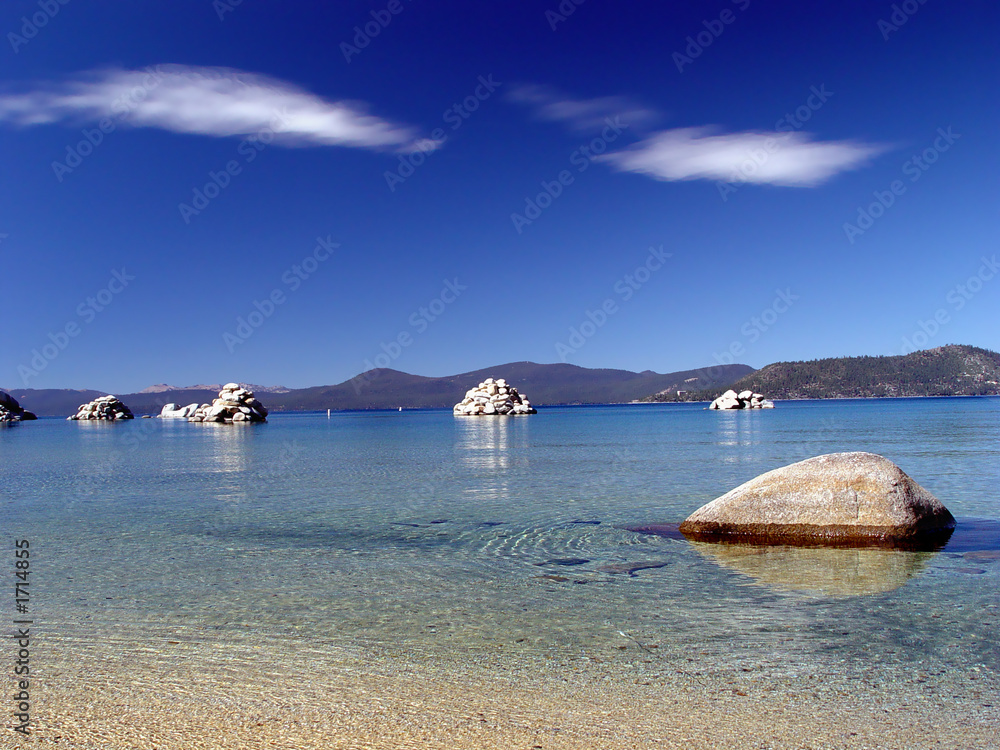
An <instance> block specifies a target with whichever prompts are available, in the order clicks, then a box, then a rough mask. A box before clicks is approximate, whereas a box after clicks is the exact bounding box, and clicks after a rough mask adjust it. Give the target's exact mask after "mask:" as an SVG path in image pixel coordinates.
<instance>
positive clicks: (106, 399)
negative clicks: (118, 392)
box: [66, 396, 135, 422]
mask: <svg viewBox="0 0 1000 750" xmlns="http://www.w3.org/2000/svg"><path fill="white" fill-rule="evenodd" d="M66 419H74V420H92V419H96V420H102V421H108V422H115V421H118V420H122V419H135V417H134V416H133V414H132V412H131V411H130V410H129V408H128V407H127V406H125V404H123V403H122V402H121V401H119V400H118V397H117V396H101V397H100V398H95V399H94V400H93V401H91V402H90V403H89V404H80V408H79V410H77V412H76V414H74V415H73V416H71V417H66Z"/></svg>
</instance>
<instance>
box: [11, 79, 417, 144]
mask: <svg viewBox="0 0 1000 750" xmlns="http://www.w3.org/2000/svg"><path fill="white" fill-rule="evenodd" d="M105 117H110V118H112V119H115V120H116V121H121V120H125V119H127V121H128V122H129V124H131V125H133V126H136V127H150V128H161V129H163V130H169V131H172V132H175V133H193V134H199V135H209V136H217V137H225V136H245V135H250V134H253V133H257V132H259V131H260V130H262V129H263V128H267V127H271V128H272V129H273V130H274V131H275V132H276V137H275V141H276V142H281V143H285V144H286V145H292V144H305V145H319V146H350V147H355V148H391V149H397V150H400V151H411V150H415V149H417V148H421V149H423V150H428V149H430V148H433V144H430V143H428V142H426V141H424V140H420V139H418V136H417V134H416V132H415V131H414V129H413V128H410V127H407V126H403V125H399V124H396V123H393V122H390V121H388V120H384V119H382V118H380V117H376V116H374V115H371V114H368V113H367V111H366V107H365V105H364V104H362V103H358V102H347V101H329V100H327V99H323V98H322V97H319V96H316V95H315V94H311V93H309V92H308V91H305V90H304V89H301V88H299V87H297V86H295V85H293V84H291V83H287V82H285V81H281V80H278V79H275V78H270V77H267V76H263V75H257V74H253V73H246V72H243V71H240V70H234V69H231V68H199V67H191V66H185V65H158V66H155V67H153V68H148V69H146V70H121V69H106V70H99V71H93V72H90V73H86V74H83V75H81V76H77V77H75V78H73V79H71V80H68V81H64V82H59V83H54V84H48V85H45V86H43V87H41V88H37V89H35V90H32V91H29V92H27V93H20V94H16V93H12V94H0V122H9V123H12V124H16V125H22V126H31V125H42V124H48V123H57V122H63V121H77V122H81V121H82V122H91V121H93V122H96V121H99V120H101V119H102V118H105Z"/></svg>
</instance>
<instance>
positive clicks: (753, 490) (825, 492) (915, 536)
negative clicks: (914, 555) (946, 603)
mask: <svg viewBox="0 0 1000 750" xmlns="http://www.w3.org/2000/svg"><path fill="white" fill-rule="evenodd" d="M954 527H955V519H954V517H953V516H952V515H951V513H949V512H948V509H947V508H945V507H944V505H942V504H941V502H940V501H939V500H938V499H937V498H936V497H934V496H933V495H932V494H931V493H930V492H928V491H927V490H925V489H924V488H923V487H921V486H920V485H919V484H917V483H916V482H914V481H913V480H912V479H910V477H908V476H907V475H906V474H905V473H904V472H903V470H902V469H900V468H899V467H898V466H896V464H894V463H893V462H892V461H890V460H888V459H887V458H883V457H882V456H878V455H875V454H874V453H862V452H855V453H831V454H827V455H824V456H817V457H815V458H810V459H807V460H805V461H799V462H798V463H795V464H791V465H790V466H784V467H782V468H780V469H775V470H774V471H769V472H767V473H766V474H761V475H760V476H759V477H757V478H756V479H751V480H750V481H749V482H746V483H745V484H742V485H740V486H739V487H737V488H736V489H734V490H731V491H729V492H727V493H726V494H725V495H723V496H722V497H719V498H717V499H715V500H713V501H712V502H710V503H708V504H707V505H704V506H702V507H701V508H699V509H698V510H696V511H695V512H694V513H692V514H691V515H690V516H689V517H688V518H687V520H685V521H684V522H683V523H682V524H681V525H680V531H681V532H682V533H683V534H684V535H686V536H688V537H691V538H695V539H700V540H705V541H731V542H752V543H763V544H843V545H849V546H867V545H876V546H915V547H922V546H930V547H933V546H935V545H936V544H939V543H941V542H943V541H945V540H947V537H948V536H949V535H950V534H951V531H952V530H953V529H954Z"/></svg>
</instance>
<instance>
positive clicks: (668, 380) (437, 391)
mask: <svg viewBox="0 0 1000 750" xmlns="http://www.w3.org/2000/svg"><path fill="white" fill-rule="evenodd" d="M752 371H753V368H752V367H750V366H749V365H739V364H734V365H725V366H722V367H706V368H701V369H698V370H682V371H679V372H674V373H664V374H661V373H656V372H653V371H652V370H645V371H643V372H632V371H631V370H618V369H610V368H602V369H598V368H586V367H580V366H578V365H570V364H560V363H556V364H538V363H535V362H509V363H507V364H503V365H495V366H493V367H486V368H483V369H480V370H472V371H470V372H465V373H459V374H456V375H445V376H441V377H432V376H425V375H412V374H410V373H405V372H402V371H400V370H392V369H388V368H383V369H374V370H369V371H367V372H364V373H360V374H359V375H356V376H355V377H353V378H351V379H350V380H345V381H343V382H342V383H337V384H334V385H320V386H311V387H308V388H293V389H288V390H286V391H284V392H276V391H272V392H261V393H258V397H259V398H261V397H262V400H263V402H264V405H265V406H266V407H267V408H268V410H269V411H276V412H281V411H322V410H326V409H335V410H345V409H395V408H397V407H406V408H433V407H451V406H453V405H454V404H455V403H457V402H458V401H460V400H461V399H462V396H463V395H464V393H465V392H466V391H467V390H469V388H472V387H473V386H475V385H477V384H478V383H479V382H481V381H483V380H485V379H486V378H488V377H496V378H506V379H507V381H508V382H510V383H512V384H514V385H516V386H517V388H518V390H519V391H521V392H522V393H524V394H525V395H527V396H528V397H529V398H530V399H531V401H532V403H533V404H538V405H556V404H597V403H620V402H628V401H638V400H640V399H642V398H644V397H646V396H648V395H649V394H650V393H653V392H656V391H660V390H664V389H670V388H673V389H674V390H680V389H686V388H690V387H691V386H692V383H694V384H698V385H701V386H703V387H711V386H713V385H716V384H726V383H729V382H732V381H734V380H736V379H737V378H739V377H741V376H743V375H746V374H747V373H750V372H752ZM685 381H688V382H687V383H685ZM254 392H255V393H257V391H256V390H255V391H254ZM10 393H11V395H12V396H14V398H16V399H17V400H18V401H19V402H21V403H22V404H23V405H25V408H30V409H31V410H32V411H34V412H35V413H36V414H38V415H39V416H65V415H67V414H71V413H74V412H75V411H76V409H77V408H78V406H79V405H80V403H82V402H85V401H91V400H93V399H95V398H98V397H99V396H103V395H106V394H105V392H103V391H93V390H85V391H76V390H72V391H71V390H65V389H39V390H36V389H13V390H11V391H10ZM115 395H117V396H118V397H119V398H120V399H121V400H122V401H123V402H124V403H125V404H126V405H127V406H128V407H129V408H130V409H131V410H132V412H133V413H134V414H159V412H160V410H161V409H162V408H163V406H164V405H165V404H168V403H177V404H191V403H209V402H211V401H212V399H214V398H215V397H216V396H218V389H217V388H216V389H211V388H181V389H177V390H156V391H150V390H149V389H146V390H145V392H139V393H126V394H115Z"/></svg>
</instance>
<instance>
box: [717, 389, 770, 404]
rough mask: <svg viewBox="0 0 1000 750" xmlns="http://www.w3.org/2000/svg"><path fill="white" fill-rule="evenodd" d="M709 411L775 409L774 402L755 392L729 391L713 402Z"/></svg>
mask: <svg viewBox="0 0 1000 750" xmlns="http://www.w3.org/2000/svg"><path fill="white" fill-rule="evenodd" d="M708 408H709V409H773V408H774V402H773V401H768V400H767V399H766V398H764V396H763V395H762V394H760V393H754V392H753V391H742V392H740V393H737V392H736V391H733V390H729V391H726V392H725V393H723V394H722V395H721V396H719V397H718V398H717V399H715V401H713V402H712V403H711V404H710V405H709V407H708Z"/></svg>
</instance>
